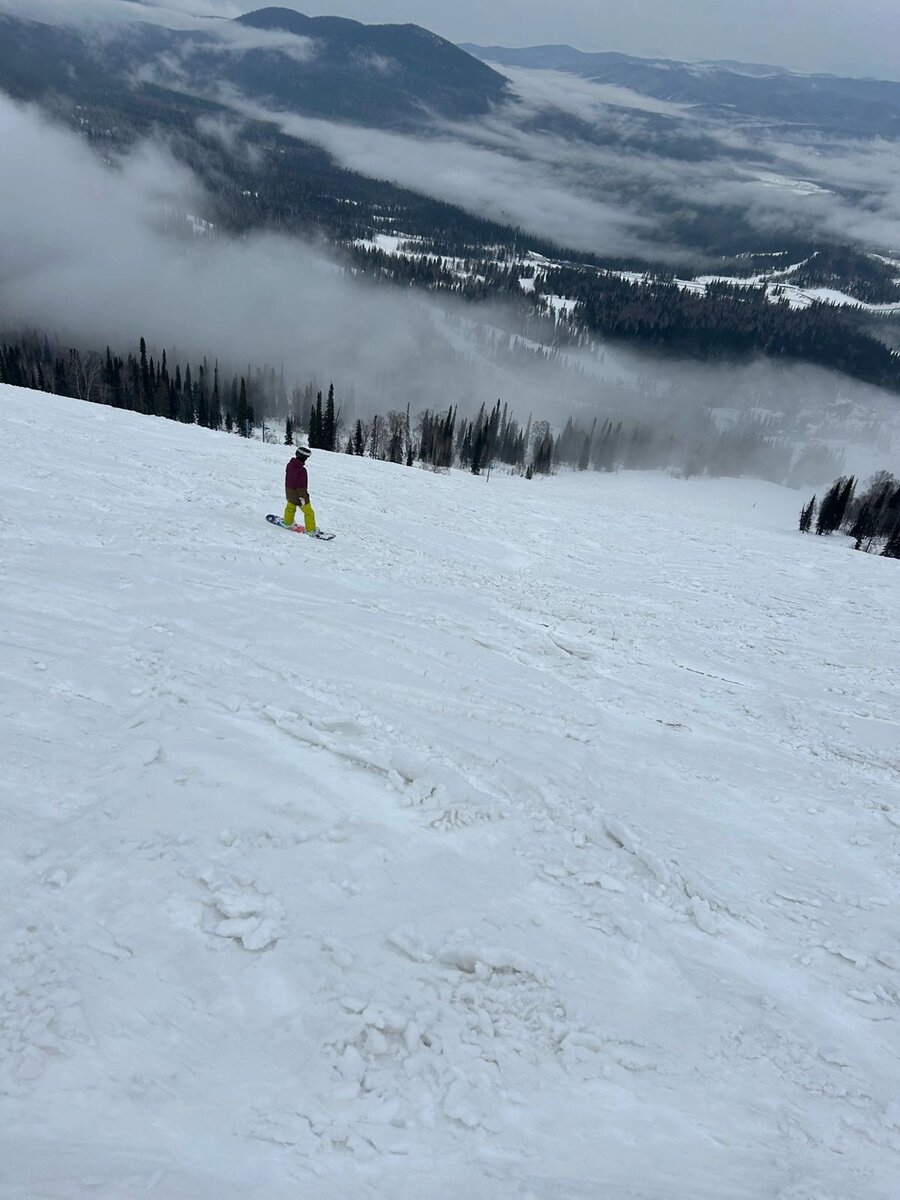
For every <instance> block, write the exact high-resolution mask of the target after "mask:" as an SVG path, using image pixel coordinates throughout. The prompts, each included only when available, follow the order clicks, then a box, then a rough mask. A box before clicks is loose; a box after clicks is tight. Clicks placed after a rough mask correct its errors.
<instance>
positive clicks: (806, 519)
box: [800, 496, 816, 533]
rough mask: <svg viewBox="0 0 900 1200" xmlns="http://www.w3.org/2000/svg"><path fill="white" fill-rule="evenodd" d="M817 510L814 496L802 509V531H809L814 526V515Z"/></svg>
mask: <svg viewBox="0 0 900 1200" xmlns="http://www.w3.org/2000/svg"><path fill="white" fill-rule="evenodd" d="M815 511H816V498H815V496H813V498H812V500H810V502H809V504H805V505H804V506H803V508H802V509H801V510H800V532H801V533H809V531H810V529H811V528H812V522H813V516H814V515H815Z"/></svg>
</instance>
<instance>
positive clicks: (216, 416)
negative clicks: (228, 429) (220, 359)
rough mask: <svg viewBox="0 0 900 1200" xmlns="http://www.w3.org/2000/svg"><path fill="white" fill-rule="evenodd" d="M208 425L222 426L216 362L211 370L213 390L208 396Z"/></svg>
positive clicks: (214, 427)
mask: <svg viewBox="0 0 900 1200" xmlns="http://www.w3.org/2000/svg"><path fill="white" fill-rule="evenodd" d="M209 427H210V429H221V428H222V402H221V400H220V398H219V364H218V363H216V365H215V368H214V371H213V390H212V395H211V396H210V398H209Z"/></svg>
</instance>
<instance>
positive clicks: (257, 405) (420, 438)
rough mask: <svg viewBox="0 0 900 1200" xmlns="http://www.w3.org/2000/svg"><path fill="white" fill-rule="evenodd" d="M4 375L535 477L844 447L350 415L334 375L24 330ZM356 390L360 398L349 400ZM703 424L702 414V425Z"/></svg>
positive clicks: (236, 426) (482, 417)
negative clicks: (236, 364)
mask: <svg viewBox="0 0 900 1200" xmlns="http://www.w3.org/2000/svg"><path fill="white" fill-rule="evenodd" d="M0 383H9V384H13V385H15V386H18V387H26V388H34V389H38V390H40V391H45V392H51V393H56V394H58V395H62V396H72V397H77V398H80V399H82V400H86V401H90V402H91V403H95V404H105V405H109V406H111V407H113V408H122V409H127V410H130V411H133V412H140V413H145V414H147V415H152V416H158V417H164V418H167V419H169V420H174V421H180V422H182V423H185V424H198V425H201V426H203V427H205V428H208V429H223V430H225V431H226V432H229V433H235V434H237V435H239V436H242V437H251V436H256V435H257V434H258V435H259V436H261V437H262V438H263V439H264V440H266V441H269V442H276V441H283V442H284V443H285V444H286V445H292V444H294V441H295V438H296V435H297V433H298V432H299V431H300V430H303V431H306V433H307V436H308V438H309V442H310V445H311V446H312V447H313V448H317V449H323V450H330V451H343V452H345V453H347V454H356V455H368V456H370V457H372V458H378V459H382V460H384V461H388V462H394V463H405V464H406V465H409V466H411V465H413V464H414V463H420V464H422V465H425V466H429V467H432V468H434V469H436V470H441V469H447V468H449V467H452V466H456V467H460V468H462V469H463V470H468V471H471V472H472V473H473V474H475V475H482V474H489V473H490V471H491V469H492V468H494V467H499V468H503V469H506V470H510V471H516V472H521V473H523V474H525V475H526V476H527V477H529V478H531V477H532V476H533V475H535V474H537V475H545V474H549V473H550V472H552V471H554V470H556V469H558V468H559V467H568V468H572V469H574V470H582V471H583V470H595V471H615V470H618V469H625V470H670V471H674V472H676V473H677V474H679V475H682V476H684V477H690V476H695V475H714V476H718V475H731V476H741V475H750V476H755V477H757V478H762V479H770V480H772V481H773V482H777V483H798V482H803V481H804V480H806V479H808V478H810V477H812V478H817V477H821V476H822V475H823V474H824V473H825V472H827V471H829V470H833V469H836V468H837V467H838V466H839V461H838V459H837V458H836V456H835V455H834V454H833V453H832V452H831V451H830V450H828V449H827V448H826V447H823V446H821V445H811V446H810V447H808V448H806V449H805V450H804V451H803V452H801V453H800V454H799V455H798V454H797V451H796V447H795V445H794V443H792V442H791V441H790V440H789V439H787V438H784V437H782V436H780V435H779V434H778V433H777V432H774V431H773V430H772V429H771V428H769V427H768V426H767V423H766V421H765V420H763V419H757V420H755V421H752V422H748V423H745V424H744V425H742V426H739V427H736V428H731V429H727V428H726V429H720V428H718V426H717V425H716V424H715V423H714V421H713V420H712V419H707V420H705V421H701V420H700V419H699V418H698V417H696V416H695V418H694V422H695V424H694V425H693V426H692V432H691V433H690V434H688V433H685V432H684V431H682V432H680V433H679V434H678V435H677V436H676V432H675V431H674V429H673V428H672V427H671V426H670V425H668V424H666V423H665V422H664V421H663V420H662V419H660V420H659V421H656V422H654V421H652V420H649V419H647V420H636V419H633V420H619V419H615V418H612V417H600V416H597V417H594V418H593V419H592V420H591V421H590V422H589V423H587V424H585V423H584V422H579V421H577V420H575V419H574V418H570V419H569V420H568V421H567V422H566V424H565V426H564V427H563V429H562V430H561V431H560V432H558V433H556V432H554V430H553V428H552V426H551V424H550V422H549V421H547V420H545V419H543V418H541V417H537V418H535V417H533V416H532V415H530V416H529V417H528V419H527V421H526V422H525V424H524V425H522V424H521V422H520V420H519V418H518V417H517V416H516V415H515V414H514V413H513V412H512V411H511V410H510V408H509V406H508V405H507V404H506V403H504V402H503V401H502V400H500V399H498V400H497V401H496V403H494V404H493V405H492V406H490V407H488V406H487V405H485V404H482V405H481V407H480V409H479V411H478V413H477V414H476V415H475V416H474V417H471V418H470V417H466V416H464V415H461V414H460V413H459V411H458V407H457V406H456V405H451V406H450V407H449V408H448V409H447V410H446V411H445V412H435V411H433V410H431V409H428V408H426V409H424V410H423V411H420V412H418V413H416V414H415V415H412V414H411V412H410V405H409V404H407V405H406V407H405V409H397V410H390V411H388V412H387V413H385V414H381V413H376V414H374V415H371V416H367V417H361V416H360V417H355V419H349V420H348V419H347V418H345V416H344V414H343V411H342V408H341V406H340V404H339V402H338V400H337V399H336V396H335V388H334V384H333V383H332V384H331V385H330V386H329V387H328V389H327V393H326V394H325V395H323V390H322V389H320V388H318V387H317V384H316V381H315V380H308V381H307V382H306V384H305V385H304V386H302V387H301V386H299V385H294V386H292V387H290V388H289V387H288V386H287V383H286V381H285V379H284V373H283V371H276V370H275V369H274V368H273V367H271V366H263V367H259V366H253V365H248V366H247V367H246V368H245V370H244V371H242V372H240V373H238V372H235V371H232V370H228V371H226V370H224V369H220V366H219V363H218V362H217V361H216V360H213V361H212V362H210V360H209V359H208V358H206V357H204V358H202V359H199V360H197V361H194V362H193V363H192V362H189V361H185V362H184V363H182V362H181V361H178V360H177V358H176V356H174V355H170V354H169V353H168V352H167V351H166V350H163V351H162V353H161V354H160V355H159V356H158V357H154V355H152V354H150V353H148V350H147V344H146V341H145V339H144V338H141V339H140V342H139V344H138V347H137V350H136V351H134V352H130V353H127V354H125V355H118V354H115V353H113V351H112V350H111V349H110V348H109V347H107V349H106V352H105V354H100V353H96V352H93V351H88V352H85V351H83V350H80V349H77V348H65V347H63V346H62V345H61V344H60V343H59V342H56V341H51V340H50V339H49V338H48V337H37V336H35V335H31V336H27V337H23V336H18V337H15V338H11V339H9V340H7V341H5V342H0ZM349 399H352V396H351V397H350V398H349ZM698 422H699V423H698Z"/></svg>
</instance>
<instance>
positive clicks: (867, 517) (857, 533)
mask: <svg viewBox="0 0 900 1200" xmlns="http://www.w3.org/2000/svg"><path fill="white" fill-rule="evenodd" d="M877 528H878V522H877V519H876V514H875V512H874V511H873V509H872V505H871V504H870V503H869V502H868V501H866V502H865V503H864V504H863V506H862V507H861V508H860V510H859V512H858V513H857V514H856V520H855V521H854V522H853V524H852V525H851V526H850V529H849V534H850V536H851V537H852V538H854V539H855V542H854V547H853V548H854V550H861V549H862V544H863V542H864V541H866V540H868V541H869V543H870V544H871V540H872V538H873V537H874V536H875V532H876V530H877Z"/></svg>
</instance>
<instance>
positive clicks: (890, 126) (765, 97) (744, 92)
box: [462, 42, 900, 137]
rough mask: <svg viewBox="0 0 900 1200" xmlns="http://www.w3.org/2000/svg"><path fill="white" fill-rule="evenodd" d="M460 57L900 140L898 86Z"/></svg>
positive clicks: (770, 73) (553, 53)
mask: <svg viewBox="0 0 900 1200" xmlns="http://www.w3.org/2000/svg"><path fill="white" fill-rule="evenodd" d="M462 49H463V50H466V51H467V52H468V53H469V54H472V55H474V56H476V57H478V58H480V59H482V60H484V61H485V62H490V63H497V64H499V65H500V66H506V67H532V68H540V69H543V70H554V71H566V72H568V73H569V74H572V75H579V76H581V77H582V78H585V79H591V80H593V81H595V82H597V83H611V84H616V85H617V86H619V87H627V88H631V89H632V90H633V91H635V92H640V93H641V94H642V95H645V96H652V97H653V98H654V99H656V100H667V101H671V102H674V103H679V104H688V105H695V106H698V107H700V108H702V109H704V110H706V111H708V112H709V113H710V114H716V113H726V114H727V115H728V116H729V117H730V118H734V117H735V116H743V117H753V118H755V119H757V120H760V119H761V120H765V121H768V122H774V123H776V124H789V125H799V126H809V127H812V128H815V129H822V130H827V131H830V132H832V133H840V134H844V135H852V136H863V137H871V136H881V137H897V136H900V83H894V82H891V81H890V80H879V79H848V78H844V77H841V76H838V75H804V74H801V73H799V72H796V71H788V70H785V69H784V68H782V67H770V66H761V65H759V64H749V63H748V64H742V63H735V62H701V63H684V62H676V61H674V60H671V59H664V58H635V57H633V56H631V55H627V54H616V53H598V54H590V53H586V52H584V51H581V50H576V49H574V48H573V47H572V46H529V47H526V48H524V49H520V50H514V49H510V48H508V47H505V46H477V45H474V44H472V43H468V42H467V43H463V44H462Z"/></svg>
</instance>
